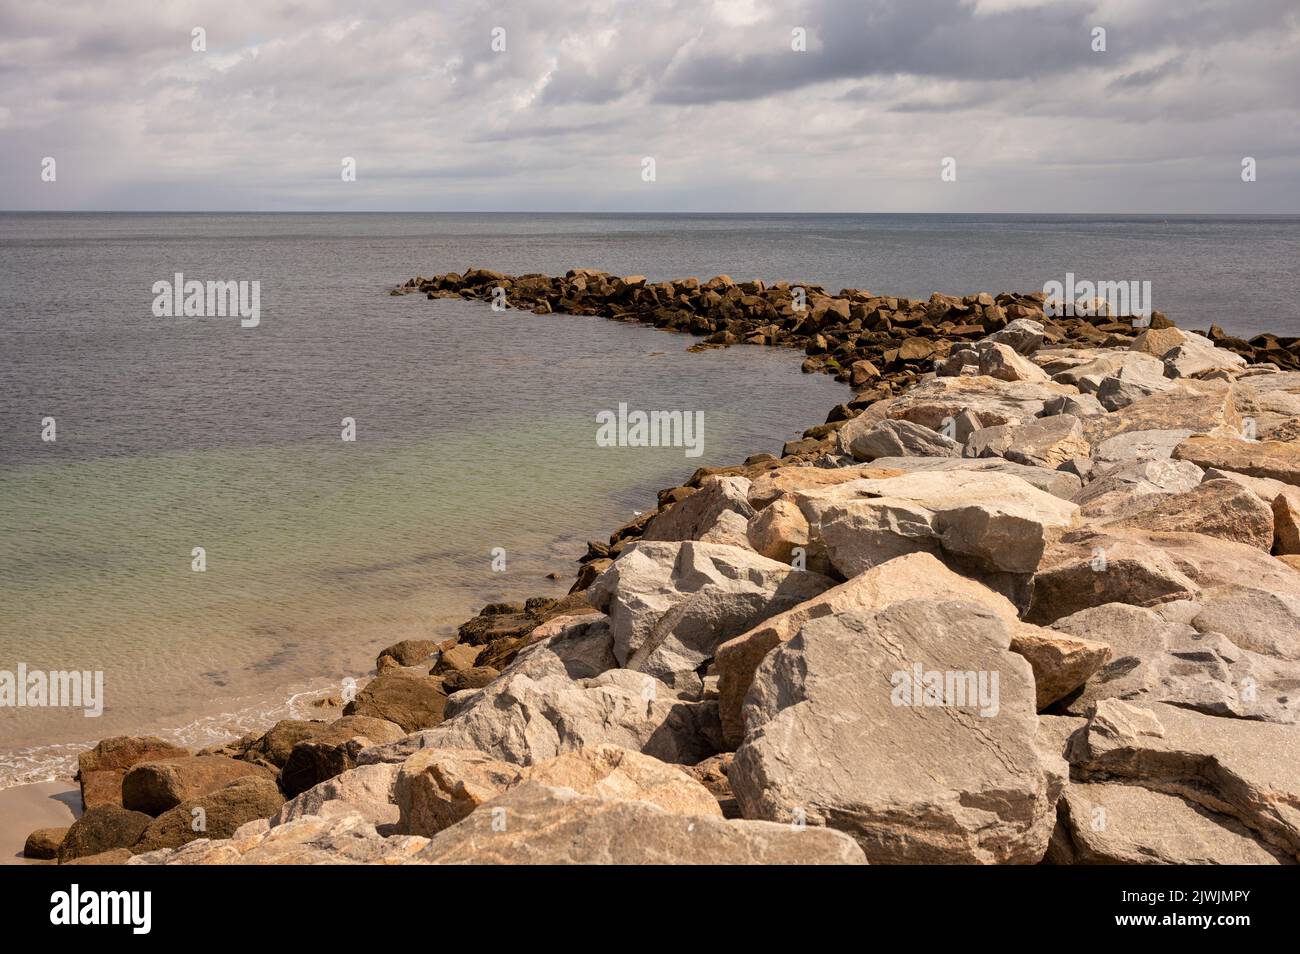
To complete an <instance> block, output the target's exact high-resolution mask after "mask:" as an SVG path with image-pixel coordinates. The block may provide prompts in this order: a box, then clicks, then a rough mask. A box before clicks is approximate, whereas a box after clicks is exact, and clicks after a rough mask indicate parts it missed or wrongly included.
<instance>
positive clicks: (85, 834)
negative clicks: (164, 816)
mask: <svg viewBox="0 0 1300 954" xmlns="http://www.w3.org/2000/svg"><path fill="white" fill-rule="evenodd" d="M152 821H153V819H152V818H150V817H149V816H148V815H146V814H144V813H143V812H133V811H130V810H128V809H125V808H122V807H121V806H118V805H112V804H100V805H95V806H94V807H93V808H88V809H86V811H85V812H84V813H83V814H82V816H81V817H80V818H78V819H77V820H76V821H75V822H73V823H72V827H71V828H69V829H68V831H67V834H66V835H64V837H63V842H62V843H61V844H60V845H59V864H66V863H67V862H69V861H72V860H73V859H74V858H85V857H87V856H89V855H97V854H100V853H101V852H105V851H112V850H113V849H114V848H130V847H131V846H132V845H134V844H135V843H136V842H137V841H138V840H139V839H140V835H141V834H143V833H144V830H145V829H146V828H148V827H149V824H150V822H152Z"/></svg>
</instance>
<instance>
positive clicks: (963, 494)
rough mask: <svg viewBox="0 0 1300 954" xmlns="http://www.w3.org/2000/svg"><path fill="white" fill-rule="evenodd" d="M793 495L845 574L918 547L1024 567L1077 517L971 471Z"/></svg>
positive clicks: (1047, 498) (1010, 481) (1059, 503)
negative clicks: (1051, 538)
mask: <svg viewBox="0 0 1300 954" xmlns="http://www.w3.org/2000/svg"><path fill="white" fill-rule="evenodd" d="M797 499H798V500H799V504H800V507H801V508H802V509H803V511H804V514H805V516H807V517H808V523H809V526H810V527H812V528H813V535H814V539H817V540H820V541H821V543H822V545H823V546H824V547H825V550H826V554H827V556H828V558H829V559H830V562H831V565H832V566H833V567H834V568H835V570H836V571H837V572H838V573H839V574H841V575H842V576H844V577H845V578H850V577H853V576H856V575H857V574H859V573H861V572H863V571H865V570H869V569H870V568H871V567H873V566H876V565H878V564H880V563H884V562H885V561H887V560H892V559H893V558H894V557H897V556H902V555H904V554H907V553H915V552H918V551H920V552H928V553H933V554H937V553H940V552H942V553H946V554H951V555H954V556H958V557H966V558H970V559H971V560H972V561H974V562H976V563H979V564H980V565H982V566H984V567H986V568H987V569H988V570H989V571H991V572H1003V573H1032V572H1033V571H1034V569H1035V568H1036V567H1037V566H1038V562H1039V559H1040V557H1041V556H1042V553H1043V548H1044V546H1045V545H1046V542H1047V538H1048V535H1049V533H1050V532H1052V531H1056V530H1061V529H1064V528H1068V527H1070V526H1073V525H1074V524H1075V523H1076V521H1077V518H1078V508H1077V507H1075V506H1074V505H1073V504H1071V503H1067V502H1066V501H1064V500H1061V499H1060V498H1059V497H1054V496H1052V495H1051V494H1047V493H1044V492H1043V491H1041V490H1038V489H1037V488H1035V487H1032V486H1030V485H1029V484H1028V483H1026V482H1025V481H1023V480H1021V479H1020V478H1019V477H1012V476H1010V475H1007V474H999V473H990V472H978V471H962V470H953V471H921V472H917V473H913V474H907V475H906V476H903V477H891V478H888V479H885V480H861V481H855V482H853V483H849V484H843V485H840V486H839V487H836V488H832V489H831V490H829V491H825V492H823V493H821V494H819V495H818V496H812V495H799V496H798V498H797ZM769 615H770V614H769Z"/></svg>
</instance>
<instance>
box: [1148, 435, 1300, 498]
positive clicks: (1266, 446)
mask: <svg viewBox="0 0 1300 954" xmlns="http://www.w3.org/2000/svg"><path fill="white" fill-rule="evenodd" d="M1173 456H1174V459H1175V460H1186V461H1191V462H1192V463H1193V464H1196V465H1197V466H1198V467H1202V468H1209V467H1214V468H1217V469H1219V470H1231V471H1234V472H1235V473H1238V474H1245V475H1247V476H1248V477H1267V478H1269V479H1272V480H1280V481H1281V482H1282V483H1284V484H1292V485H1297V486H1300V443H1291V442H1288V441H1247V440H1242V439H1241V438H1238V437H1226V436H1220V437H1213V436H1208V435H1201V434H1196V435H1193V436H1191V437H1189V438H1187V439H1186V440H1185V441H1183V442H1182V443H1181V444H1179V445H1178V447H1177V448H1175V449H1174V454H1173Z"/></svg>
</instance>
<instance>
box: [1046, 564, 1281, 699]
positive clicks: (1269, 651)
mask: <svg viewBox="0 0 1300 954" xmlns="http://www.w3.org/2000/svg"><path fill="white" fill-rule="evenodd" d="M1052 628H1053V629H1055V630H1058V631H1060V632H1064V633H1070V634H1072V635H1075V636H1078V637H1080V638H1085V639H1087V638H1093V639H1105V640H1107V642H1108V643H1109V644H1110V645H1111V647H1112V650H1113V653H1114V657H1113V659H1112V661H1111V662H1110V663H1108V664H1107V665H1106V666H1104V667H1103V668H1102V669H1101V670H1100V671H1099V672H1097V674H1096V675H1095V676H1093V677H1092V678H1091V679H1090V680H1089V681H1088V683H1087V685H1086V686H1084V688H1083V690H1082V691H1081V692H1080V693H1079V694H1077V695H1076V696H1073V697H1071V698H1070V699H1069V700H1067V702H1066V704H1065V706H1064V708H1065V711H1067V712H1070V713H1075V714H1078V715H1086V714H1088V713H1089V712H1090V711H1091V707H1092V706H1093V705H1094V704H1096V703H1097V702H1099V701H1101V700H1102V699H1121V700H1125V701H1130V702H1134V703H1147V702H1168V703H1171V704H1174V705H1179V706H1183V707H1184V708H1188V709H1195V710H1197V711H1200V712H1206V713H1209V714H1212V715H1220V716H1236V717H1239V718H1247V719H1258V720H1261V721H1265V722H1281V723H1294V722H1297V721H1300V706H1297V705H1296V704H1295V686H1296V685H1297V684H1300V599H1297V598H1295V597H1287V596H1279V595H1276V594H1272V593H1266V592H1263V591H1260V590H1255V589H1251V588H1249V587H1242V586H1223V587H1214V588H1211V589H1207V590H1203V591H1201V592H1200V593H1198V594H1197V596H1196V597H1195V599H1193V600H1176V601H1173V602H1169V603H1164V604H1161V605H1159V606H1155V607H1153V608H1151V609H1142V608H1140V607H1136V606H1125V605H1123V604H1119V603H1108V604H1105V605H1103V606H1097V607H1093V608H1092V609H1087V610H1083V611H1081V612H1079V613H1075V614H1073V615H1071V616H1067V617H1065V618H1064V619H1060V620H1057V621H1056V622H1055V623H1054V624H1053V625H1052Z"/></svg>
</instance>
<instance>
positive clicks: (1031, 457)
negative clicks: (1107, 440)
mask: <svg viewBox="0 0 1300 954" xmlns="http://www.w3.org/2000/svg"><path fill="white" fill-rule="evenodd" d="M1090 452H1091V446H1090V445H1089V444H1088V441H1087V440H1086V439H1085V438H1084V436H1083V427H1082V426H1081V425H1080V423H1079V419H1078V418H1077V417H1074V416H1073V415H1070V414H1056V415H1053V416H1051V417H1041V418H1036V419H1035V420H1032V421H1026V422H1025V423H1023V424H1002V425H999V426H997V427H983V428H980V429H979V430H978V431H975V432H974V433H973V434H971V436H970V437H969V438H968V439H967V441H966V449H965V452H964V453H965V456H966V457H1004V458H1006V459H1007V460H1009V461H1012V462H1013V463H1017V464H1026V465H1029V466H1031V467H1046V468H1047V469H1049V470H1055V469H1056V468H1057V467H1059V466H1060V465H1061V464H1063V463H1065V462H1066V461H1067V460H1071V459H1073V458H1075V457H1087V456H1088V455H1089V453H1090Z"/></svg>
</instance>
